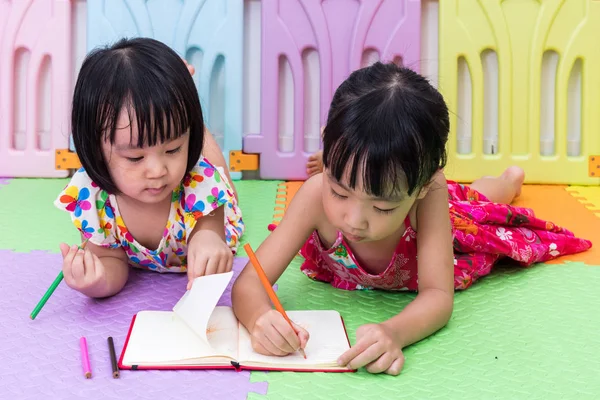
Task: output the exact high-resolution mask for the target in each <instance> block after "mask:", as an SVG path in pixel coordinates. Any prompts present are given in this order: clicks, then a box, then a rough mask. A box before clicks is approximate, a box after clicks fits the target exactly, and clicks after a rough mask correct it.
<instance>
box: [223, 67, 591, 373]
mask: <svg viewBox="0 0 600 400" xmlns="http://www.w3.org/2000/svg"><path fill="white" fill-rule="evenodd" d="M448 132H449V119H448V109H447V107H446V104H445V102H444V99H443V98H442V96H441V94H440V93H439V92H438V91H437V90H435V89H434V88H433V87H432V86H431V85H430V84H429V82H427V80H426V79H425V78H423V77H422V76H420V75H419V74H417V73H415V72H413V71H411V70H409V69H406V68H402V67H398V66H396V65H394V64H393V63H390V64H382V63H376V64H374V65H372V66H369V67H366V68H363V69H360V70H357V71H355V72H353V73H352V74H351V75H350V76H349V77H348V79H347V80H346V81H345V82H343V83H342V84H341V85H340V87H339V88H338V89H337V91H336V93H335V95H334V97H333V100H332V103H331V107H330V110H329V115H328V120H327V124H326V126H325V128H324V131H323V152H322V154H317V155H316V156H315V157H313V158H312V159H311V160H310V163H309V165H308V169H309V172H311V173H314V175H313V176H312V177H310V178H309V179H308V180H307V181H306V182H305V183H304V184H303V185H302V187H301V188H300V190H299V191H298V193H297V194H296V195H295V196H294V198H293V200H292V202H291V204H290V206H289V208H288V209H287V211H286V213H285V215H284V217H283V219H282V220H281V222H280V223H279V225H278V226H277V228H276V229H274V231H273V232H272V234H271V235H270V236H269V237H267V239H266V240H265V241H264V243H262V244H261V246H260V247H259V248H258V249H257V251H256V255H257V257H258V258H259V259H260V261H261V264H262V266H263V269H264V270H265V273H266V274H267V276H268V277H269V279H270V281H271V282H272V283H274V282H275V281H277V279H278V278H279V277H280V276H281V274H282V273H283V272H284V270H285V269H286V268H287V266H288V265H289V263H290V261H291V260H292V259H293V258H294V257H295V256H296V254H297V253H298V251H299V252H300V254H301V255H302V256H303V257H304V259H305V260H304V263H303V264H302V266H301V269H302V271H303V272H304V273H305V274H306V275H308V277H310V278H312V279H315V280H319V281H324V282H329V283H330V284H331V285H333V286H335V287H336V288H339V289H345V290H355V289H384V290H396V291H401V290H411V291H418V294H417V296H416V297H415V299H414V300H413V301H412V302H411V303H410V304H409V305H408V306H407V307H405V308H404V309H403V310H398V313H397V315H395V316H393V317H392V318H390V319H388V320H386V321H381V322H379V323H376V324H367V325H362V326H361V327H359V328H358V330H357V332H356V343H355V344H354V346H352V348H351V349H350V350H348V351H347V352H346V353H344V354H341V355H340V356H339V359H338V363H339V365H341V366H348V367H350V368H359V367H363V366H365V367H366V369H367V371H369V372H372V373H379V372H385V373H388V374H392V375H396V374H399V373H400V371H401V369H402V366H403V365H404V355H403V353H402V349H403V348H404V347H406V346H408V345H410V344H411V343H414V342H417V341H419V340H421V339H423V338H425V337H427V336H429V335H431V334H433V333H434V332H436V331H437V330H438V329H440V328H441V327H443V326H444V325H445V324H446V323H447V322H448V320H449V318H450V316H451V314H452V308H453V297H454V291H455V290H456V289H465V288H467V287H469V286H470V285H471V284H472V283H473V282H474V281H476V280H477V279H479V278H480V277H482V276H484V275H487V274H488V273H489V272H490V270H491V268H492V266H493V265H494V263H496V262H497V261H498V260H500V259H502V258H505V259H512V260H514V261H515V262H517V263H519V264H521V265H523V266H528V265H531V264H533V263H537V262H543V261H546V260H550V259H553V258H555V257H558V256H560V255H562V254H571V253H577V252H581V251H584V250H587V249H588V248H590V246H591V243H590V242H589V241H587V240H584V239H580V238H577V237H575V236H574V235H573V234H572V233H571V232H569V231H568V230H566V229H563V228H561V227H558V226H556V225H554V224H553V223H551V222H546V221H542V220H540V219H538V218H536V217H535V215H534V212H533V211H532V210H530V209H526V208H519V207H513V206H511V205H509V204H510V202H511V201H512V200H513V199H514V198H515V197H516V196H518V195H519V193H520V191H521V185H522V183H523V179H524V174H523V170H522V169H520V168H518V167H511V168H508V169H507V170H506V171H505V172H504V173H503V174H502V175H501V176H499V177H485V178H482V179H479V180H477V181H476V182H474V183H473V184H472V185H470V186H467V185H461V184H458V183H456V182H452V181H448V180H446V178H445V176H444V173H443V171H442V169H443V167H444V166H445V162H446V153H445V148H446V142H447V140H448ZM232 296H233V297H232V300H233V307H234V311H235V313H236V315H237V317H238V319H239V320H240V321H241V322H242V323H243V324H244V326H245V327H246V328H247V329H248V331H249V332H250V334H251V338H252V344H253V347H254V349H255V350H256V351H258V352H260V353H264V354H271V355H285V354H288V353H291V352H294V351H296V350H298V349H299V348H304V346H305V345H306V342H307V341H308V340H309V335H308V332H307V331H306V330H305V329H303V328H302V327H300V326H297V325H295V326H294V328H293V329H292V328H291V327H290V326H289V325H288V324H287V323H286V322H285V320H284V319H283V317H282V316H281V315H280V314H279V313H278V312H277V311H275V310H272V308H271V306H270V303H269V298H268V297H267V295H266V293H265V291H264V289H263V288H262V286H261V283H260V281H259V279H258V277H257V274H256V272H255V271H254V269H253V268H245V269H244V271H243V272H242V273H241V275H240V277H239V278H238V279H237V281H236V282H235V284H234V287H233V291H232ZM350 298H351V297H348V299H350ZM379 306H381V304H374V305H373V307H379ZM386 307H394V305H392V304H389V305H386Z"/></svg>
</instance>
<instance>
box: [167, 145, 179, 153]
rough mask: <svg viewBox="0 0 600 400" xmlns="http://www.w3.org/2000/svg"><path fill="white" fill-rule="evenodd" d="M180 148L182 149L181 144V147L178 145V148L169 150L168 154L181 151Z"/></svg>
mask: <svg viewBox="0 0 600 400" xmlns="http://www.w3.org/2000/svg"><path fill="white" fill-rule="evenodd" d="M180 150H181V146H179V147H177V148H176V149H173V150H167V154H175V153H179V151H180Z"/></svg>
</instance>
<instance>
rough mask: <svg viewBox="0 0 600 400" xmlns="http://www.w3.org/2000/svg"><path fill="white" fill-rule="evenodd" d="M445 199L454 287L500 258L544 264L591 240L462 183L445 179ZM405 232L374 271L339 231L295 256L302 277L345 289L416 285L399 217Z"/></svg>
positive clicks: (412, 253) (413, 258) (314, 238)
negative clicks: (380, 267)
mask: <svg viewBox="0 0 600 400" xmlns="http://www.w3.org/2000/svg"><path fill="white" fill-rule="evenodd" d="M448 192H449V193H448V201H449V209H450V220H451V223H452V231H453V243H454V287H455V289H457V290H460V289H466V288H468V287H469V286H471V284H472V283H473V282H475V281H476V280H477V279H479V278H480V277H482V276H485V275H487V274H489V273H490V271H491V269H492V266H493V265H494V264H495V263H496V262H497V261H499V260H500V259H502V258H510V259H512V260H514V261H515V262H516V263H518V264H519V265H521V266H524V267H527V266H530V265H532V264H534V263H538V262H544V261H547V260H551V259H553V258H556V257H559V256H561V255H566V254H573V253H579V252H582V251H585V250H587V249H589V248H590V247H591V246H592V243H591V242H590V241H589V240H585V239H580V238H577V237H575V236H574V235H573V233H572V232H570V231H568V230H566V229H564V228H561V227H559V226H556V225H554V224H553V223H552V222H548V221H543V220H541V219H538V218H536V217H535V214H534V212H533V210H531V209H529V208H523V207H515V206H511V205H507V204H498V203H492V202H490V201H489V200H488V199H487V198H486V197H485V196H484V195H483V194H481V193H479V192H477V191H475V190H473V189H471V188H470V187H469V186H467V185H462V184H458V183H456V182H452V181H448ZM405 226H406V230H405V232H404V234H403V235H402V238H401V239H400V242H399V243H398V246H397V247H396V250H395V252H394V255H393V257H392V259H391V261H390V263H389V265H388V267H387V268H386V269H385V270H384V271H383V272H382V273H380V274H377V275H373V274H370V273H368V272H366V271H365V270H364V269H363V268H361V266H360V265H359V264H358V262H357V260H356V258H355V257H354V255H353V254H352V249H351V248H350V246H349V245H348V243H347V242H346V241H345V239H344V237H343V236H342V234H341V233H339V232H338V237H337V240H336V241H335V243H334V244H333V245H332V246H331V247H329V248H326V247H325V246H324V245H323V243H322V242H321V239H320V238H319V233H318V232H317V231H315V232H313V233H312V234H311V236H310V237H309V238H308V240H307V241H306V242H305V243H304V246H303V247H302V249H301V250H300V254H301V255H302V256H303V257H304V258H305V261H304V263H303V264H302V266H301V270H302V272H304V273H305V274H306V275H307V276H308V277H310V278H312V279H315V280H319V281H324V282H329V283H331V284H332V285H333V286H334V287H336V288H339V289H346V290H356V289H383V290H411V291H416V290H417V289H418V275H417V233H416V232H415V231H414V230H413V229H412V227H411V226H410V220H409V218H408V217H407V218H406V220H405Z"/></svg>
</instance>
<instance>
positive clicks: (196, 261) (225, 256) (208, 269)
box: [187, 229, 233, 290]
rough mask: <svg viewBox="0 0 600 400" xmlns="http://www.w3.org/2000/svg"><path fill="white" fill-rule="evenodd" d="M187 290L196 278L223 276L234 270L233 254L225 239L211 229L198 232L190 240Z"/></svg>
mask: <svg viewBox="0 0 600 400" xmlns="http://www.w3.org/2000/svg"><path fill="white" fill-rule="evenodd" d="M187 262H188V266H187V273H188V285H187V289H188V290H190V289H191V288H192V282H193V281H194V279H195V278H197V277H199V276H204V275H212V274H221V273H224V272H229V271H231V269H232V268H233V253H232V252H231V249H230V248H229V246H228V245H227V243H225V241H224V240H223V238H222V237H221V236H220V235H219V234H218V233H216V232H214V231H212V230H210V229H204V230H199V231H197V232H196V233H195V234H194V236H193V237H192V239H191V240H190V243H189V247H188V255H187Z"/></svg>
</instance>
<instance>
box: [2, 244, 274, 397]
mask: <svg viewBox="0 0 600 400" xmlns="http://www.w3.org/2000/svg"><path fill="white" fill-rule="evenodd" d="M61 262H62V259H61V256H60V255H58V254H51V253H48V252H44V251H33V252H30V253H27V254H23V253H16V252H11V251H7V250H0V270H2V271H3V278H4V279H3V280H2V281H1V282H0V292H1V293H2V296H0V309H2V331H3V335H2V336H3V340H2V341H0V359H2V363H0V398H2V399H42V398H52V399H71V398H73V399H74V398H85V399H117V398H118V399H123V398H138V397H142V398H154V399H158V398H179V399H191V398H223V399H225V398H226V399H240V400H241V399H245V398H246V396H247V393H248V392H249V391H254V392H258V393H263V394H264V393H266V388H267V386H266V384H264V383H262V384H261V383H251V382H249V378H250V373H249V372H235V371H121V377H120V378H119V379H113V377H112V369H111V366H110V358H109V353H108V346H107V342H106V340H107V337H108V336H112V337H113V338H114V341H115V349H116V351H117V353H118V354H120V352H121V349H122V346H123V344H124V341H125V337H126V335H127V332H128V329H129V324H130V323H131V318H132V316H133V315H134V314H135V313H136V312H138V311H141V310H170V309H172V307H173V306H174V305H175V303H176V302H177V300H179V298H180V297H181V296H182V295H183V293H184V292H185V285H186V283H187V276H186V275H184V274H169V275H165V276H159V275H158V274H156V273H151V272H145V271H137V270H135V271H133V272H132V274H131V276H130V279H129V281H128V283H127V285H126V286H125V289H124V290H123V291H121V293H119V294H117V295H115V296H113V297H111V298H108V299H103V300H92V299H89V298H86V297H85V296H83V295H81V294H79V293H78V292H75V291H74V290H71V289H69V288H68V287H67V285H66V284H65V283H64V282H63V283H61V285H60V286H59V287H58V288H57V289H56V291H55V292H54V294H53V295H52V297H51V298H50V299H49V300H48V303H46V305H45V307H44V308H43V309H42V311H41V312H40V314H39V315H38V316H37V318H36V319H35V320H33V321H32V320H30V319H29V314H30V313H31V310H33V308H34V307H35V305H36V304H37V302H38V300H39V299H40V298H41V296H42V295H43V294H44V292H45V291H46V289H47V288H48V286H49V285H50V283H51V282H52V280H53V279H54V278H55V276H56V274H57V272H58V271H59V270H60V265H61ZM246 262H247V259H245V258H236V260H235V265H234V271H235V275H236V276H237V274H239V272H240V271H241V269H242V268H243V266H244V265H245V263H246ZM15 266H20V268H18V267H17V268H16V267H15ZM230 287H231V284H230ZM230 287H229V288H228V289H227V291H226V292H225V294H224V295H223V298H222V299H221V300H220V302H219V304H221V305H230V304H231V300H230ZM81 336H85V337H86V339H87V343H88V349H89V355H90V364H91V367H92V374H93V375H92V379H85V378H84V377H83V371H82V368H81V358H80V352H79V338H80V337H81ZM165 340H177V338H165ZM117 357H118V355H117ZM140 372H141V373H140Z"/></svg>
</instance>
